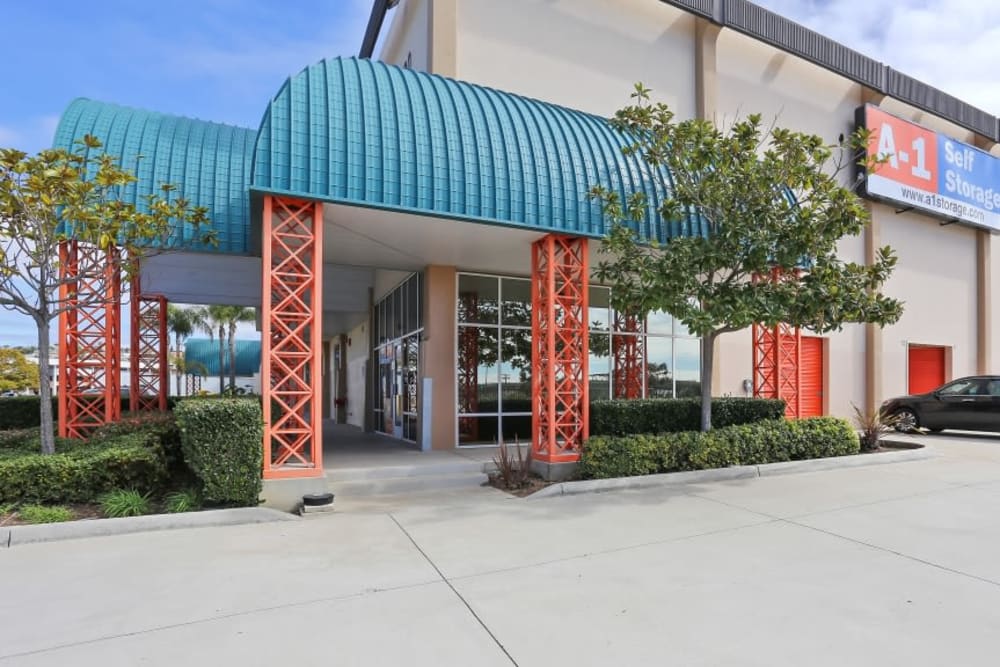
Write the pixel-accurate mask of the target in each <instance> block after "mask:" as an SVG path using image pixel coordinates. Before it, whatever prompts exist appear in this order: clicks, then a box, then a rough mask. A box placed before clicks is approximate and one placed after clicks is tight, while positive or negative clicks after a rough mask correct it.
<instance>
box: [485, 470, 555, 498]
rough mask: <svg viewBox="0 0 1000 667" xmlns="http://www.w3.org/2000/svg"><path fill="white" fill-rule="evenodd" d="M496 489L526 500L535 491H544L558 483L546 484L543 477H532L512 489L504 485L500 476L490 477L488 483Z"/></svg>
mask: <svg viewBox="0 0 1000 667" xmlns="http://www.w3.org/2000/svg"><path fill="white" fill-rule="evenodd" d="M486 483H487V484H489V485H490V486H492V487H493V488H495V489H500V490H501V491H506V492H507V493H509V494H511V495H512V496H517V497H518V498H524V497H525V496H530V495H531V494H532V493H534V492H535V491H538V490H539V489H544V488H545V487H546V486H549V485H551V484H556V482H546V481H545V480H544V479H542V478H541V477H530V478H528V481H527V482H526V483H525V484H524V485H523V486H519V487H516V488H510V487H508V486H507V485H506V484H504V483H503V480H502V479H500V477H499V476H498V475H490V480H489V481H488V482H486Z"/></svg>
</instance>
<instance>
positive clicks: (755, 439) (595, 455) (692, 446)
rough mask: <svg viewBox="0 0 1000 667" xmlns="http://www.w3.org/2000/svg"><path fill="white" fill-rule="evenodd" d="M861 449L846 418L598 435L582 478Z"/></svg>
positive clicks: (585, 458) (583, 465)
mask: <svg viewBox="0 0 1000 667" xmlns="http://www.w3.org/2000/svg"><path fill="white" fill-rule="evenodd" d="M860 447H861V445H860V441H859V440H858V435H857V433H855V432H854V430H853V429H852V428H851V425H850V424H849V423H848V422H846V421H845V420H843V419H836V418H833V417H816V418H813V419H799V420H795V421H789V420H786V419H771V420H767V421H759V422H755V423H752V424H741V425H737V426H727V427H724V428H718V429H714V430H712V431H709V432H707V433H702V432H700V431H686V432H681V433H662V434H658V435H648V434H646V435H643V434H640V435H626V436H596V437H592V438H590V439H589V440H587V443H586V446H585V447H584V449H583V455H582V456H581V460H580V466H581V473H582V476H583V477H584V478H591V479H604V478H608V477H628V476H633V475H651V474H655V473H663V472H676V471H680V470H703V469H706V468H725V467H729V466H737V465H761V464H764V463H776V462H779V461H799V460H802V459H814V458H823V457H828V456H844V455H847V454H857V453H858V452H859V451H860Z"/></svg>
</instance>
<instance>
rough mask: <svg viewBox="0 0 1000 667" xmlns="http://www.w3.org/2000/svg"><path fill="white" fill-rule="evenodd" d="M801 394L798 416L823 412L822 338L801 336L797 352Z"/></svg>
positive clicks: (817, 414)
mask: <svg viewBox="0 0 1000 667" xmlns="http://www.w3.org/2000/svg"><path fill="white" fill-rule="evenodd" d="M799 354H800V356H799V368H800V376H799V377H800V385H799V393H800V395H801V398H800V399H799V400H800V403H799V405H800V408H801V413H802V414H800V415H799V416H800V417H819V416H821V415H822V414H823V385H824V384H825V383H824V378H823V339H822V338H818V337H816V336H803V337H802V349H801V352H800V353H799Z"/></svg>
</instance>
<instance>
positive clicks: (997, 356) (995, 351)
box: [987, 234, 1000, 373]
mask: <svg viewBox="0 0 1000 667" xmlns="http://www.w3.org/2000/svg"><path fill="white" fill-rule="evenodd" d="M989 246H990V333H989V335H990V351H991V356H990V364H989V368H988V369H987V371H988V372H990V373H1000V235H998V234H991V235H990V236H989Z"/></svg>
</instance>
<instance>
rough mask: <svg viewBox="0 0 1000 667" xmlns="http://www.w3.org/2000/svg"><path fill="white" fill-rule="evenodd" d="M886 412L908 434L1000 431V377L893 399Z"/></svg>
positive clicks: (979, 378) (974, 379) (955, 383)
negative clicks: (918, 431)
mask: <svg viewBox="0 0 1000 667" xmlns="http://www.w3.org/2000/svg"><path fill="white" fill-rule="evenodd" d="M882 413H883V414H886V415H889V416H890V417H892V418H894V419H895V426H896V430H898V431H904V432H907V431H914V430H916V429H918V428H925V429H927V430H928V431H931V432H935V433H936V432H937V431H942V430H944V429H946V428H949V429H952V428H953V429H958V430H961V431H1000V375H983V376H977V377H964V378H960V379H958V380H954V381H952V382H949V383H948V384H946V385H944V386H941V387H938V388H937V389H935V390H934V391H931V392H928V393H926V394H917V395H915V396H902V397H900V398H891V399H889V400H888V401H886V402H885V403H883V404H882Z"/></svg>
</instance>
